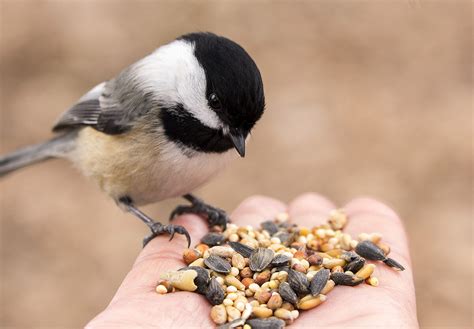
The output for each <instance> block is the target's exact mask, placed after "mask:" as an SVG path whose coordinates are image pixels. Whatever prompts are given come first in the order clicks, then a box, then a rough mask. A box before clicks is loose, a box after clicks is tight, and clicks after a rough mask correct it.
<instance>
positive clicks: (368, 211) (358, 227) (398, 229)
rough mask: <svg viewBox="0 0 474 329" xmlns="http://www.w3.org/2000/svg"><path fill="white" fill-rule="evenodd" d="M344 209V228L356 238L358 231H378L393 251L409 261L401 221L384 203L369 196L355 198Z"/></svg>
mask: <svg viewBox="0 0 474 329" xmlns="http://www.w3.org/2000/svg"><path fill="white" fill-rule="evenodd" d="M344 209H345V211H346V213H347V216H348V218H349V221H348V224H347V226H346V228H345V229H344V230H345V231H346V232H347V233H349V234H351V235H352V237H353V238H355V239H357V236H358V235H359V234H360V233H363V232H365V233H372V232H378V233H381V234H382V236H383V241H384V242H385V243H387V244H389V245H390V247H391V249H392V251H391V252H393V253H395V254H397V255H399V256H400V258H402V259H403V260H404V261H405V262H406V263H409V260H410V254H409V252H408V242H407V237H406V234H405V229H404V227H403V223H402V221H401V220H400V218H399V217H398V215H397V214H396V213H395V212H394V211H393V210H392V209H390V208H389V207H388V206H386V205H385V204H383V203H381V202H379V201H377V200H374V199H371V198H357V199H355V200H353V201H351V202H349V203H348V204H347V205H345V206H344Z"/></svg>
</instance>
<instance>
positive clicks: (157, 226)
mask: <svg viewBox="0 0 474 329" xmlns="http://www.w3.org/2000/svg"><path fill="white" fill-rule="evenodd" d="M119 202H120V203H121V204H122V205H123V206H124V207H125V209H126V210H127V211H129V212H131V213H132V214H134V215H135V216H136V217H138V218H139V219H141V221H142V222H144V223H145V224H146V225H147V226H148V227H149V228H150V230H151V234H150V235H148V236H146V237H145V238H144V239H143V247H145V246H146V245H147V244H148V242H150V241H151V240H153V239H154V238H155V237H157V236H158V235H161V234H165V233H167V234H169V235H170V241H171V239H173V237H174V235H175V234H176V233H178V234H183V235H184V236H186V240H188V248H189V246H190V245H191V237H190V236H189V233H188V231H187V230H186V229H185V228H184V227H182V226H179V225H163V224H161V223H160V222H155V221H154V220H153V219H151V218H150V217H148V216H147V215H145V214H144V213H143V212H141V211H140V210H139V209H138V208H137V207H135V206H134V205H133V201H132V199H131V198H129V197H123V198H120V200H119Z"/></svg>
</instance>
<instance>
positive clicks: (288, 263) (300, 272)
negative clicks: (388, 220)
mask: <svg viewBox="0 0 474 329" xmlns="http://www.w3.org/2000/svg"><path fill="white" fill-rule="evenodd" d="M288 219H289V216H288V214H286V213H281V214H279V215H277V216H276V218H275V219H274V220H272V221H266V222H263V223H262V224H261V229H255V228H253V227H251V226H244V227H239V226H237V225H234V224H229V225H227V229H226V230H225V231H224V232H211V233H208V234H206V235H205V236H204V237H203V238H202V239H201V243H200V244H198V245H197V246H196V247H195V248H193V249H186V250H185V251H184V253H183V259H184V261H185V263H186V264H187V265H188V266H187V267H184V268H182V269H180V270H178V271H171V272H167V273H164V274H162V275H161V277H160V278H161V280H160V281H159V282H158V285H157V287H156V291H157V292H158V293H160V294H166V293H169V292H174V291H176V290H184V291H194V292H197V293H199V294H202V295H204V296H206V298H207V300H208V301H209V302H210V303H211V304H212V305H214V306H213V307H212V309H211V319H212V321H214V323H216V325H218V328H243V329H250V328H254V329H259V328H283V327H285V326H286V325H289V324H291V323H293V321H295V319H297V318H298V316H299V314H300V312H302V311H307V310H310V309H313V308H315V307H317V306H318V305H320V304H321V303H323V302H325V301H326V299H327V297H326V296H327V294H328V293H329V292H330V291H331V290H332V289H334V287H335V286H337V285H346V286H356V285H359V284H363V283H365V284H368V285H371V286H377V285H378V279H377V278H376V277H375V276H373V272H374V269H375V264H373V263H370V264H368V263H367V262H366V260H372V261H381V262H384V263H385V264H386V265H388V266H390V267H392V268H394V269H397V270H401V271H402V270H404V268H403V266H402V265H400V264H399V263H398V262H396V261H395V260H393V259H391V258H388V257H387V255H388V254H389V252H390V247H389V246H388V245H387V244H384V243H383V242H382V241H381V239H382V236H381V235H380V234H378V233H372V234H367V233H362V234H360V235H359V236H358V238H357V240H356V239H353V238H352V237H351V236H350V235H349V234H347V233H344V232H343V231H342V229H343V228H344V226H345V225H346V223H347V216H346V215H345V213H344V212H343V211H342V210H333V211H332V212H331V213H330V214H329V218H328V220H327V223H326V224H323V225H319V226H316V227H314V228H312V229H308V228H306V227H301V226H297V225H296V224H290V223H289V221H288Z"/></svg>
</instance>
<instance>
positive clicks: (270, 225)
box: [260, 220, 278, 236]
mask: <svg viewBox="0 0 474 329" xmlns="http://www.w3.org/2000/svg"><path fill="white" fill-rule="evenodd" d="M260 225H261V226H262V229H264V230H265V231H267V232H268V233H270V236H272V235H274V234H275V233H277V232H278V226H276V224H275V223H274V222H273V221H271V220H268V221H266V222H263V223H262V224H260Z"/></svg>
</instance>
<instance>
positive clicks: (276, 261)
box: [271, 254, 291, 267]
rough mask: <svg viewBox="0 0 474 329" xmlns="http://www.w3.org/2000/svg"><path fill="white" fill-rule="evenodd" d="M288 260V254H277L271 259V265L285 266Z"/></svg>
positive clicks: (289, 258)
mask: <svg viewBox="0 0 474 329" xmlns="http://www.w3.org/2000/svg"><path fill="white" fill-rule="evenodd" d="M290 260H291V257H290V256H288V255H283V254H278V255H276V256H275V257H274V258H273V259H272V262H271V265H272V266H275V267H279V266H285V265H288V264H289V262H290Z"/></svg>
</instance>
